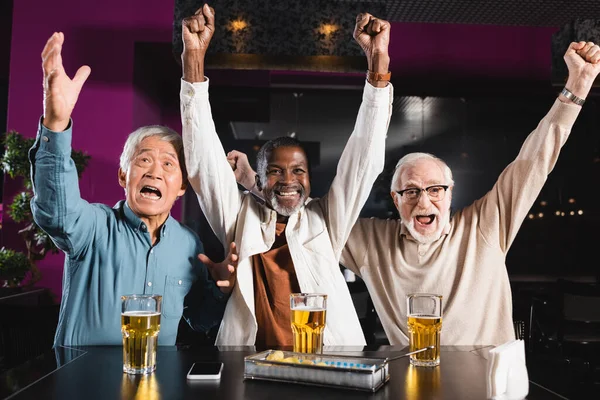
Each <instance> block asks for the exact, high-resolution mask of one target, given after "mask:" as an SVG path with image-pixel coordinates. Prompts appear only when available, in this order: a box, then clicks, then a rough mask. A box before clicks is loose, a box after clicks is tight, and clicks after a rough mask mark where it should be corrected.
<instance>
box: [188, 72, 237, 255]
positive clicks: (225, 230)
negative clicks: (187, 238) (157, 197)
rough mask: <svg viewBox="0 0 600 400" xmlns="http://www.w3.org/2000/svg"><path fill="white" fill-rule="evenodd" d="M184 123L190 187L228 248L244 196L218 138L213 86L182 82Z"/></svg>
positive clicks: (214, 230)
mask: <svg viewBox="0 0 600 400" xmlns="http://www.w3.org/2000/svg"><path fill="white" fill-rule="evenodd" d="M181 85H182V86H181V92H180V101H181V121H182V133H183V143H184V154H185V162H186V167H187V172H188V180H189V182H190V185H191V186H192V188H193V189H194V191H195V192H196V195H197V197H198V202H199V204H200V207H201V208H202V211H203V212H204V215H205V216H206V218H207V220H208V222H209V224H210V226H211V229H212V230H213V232H214V233H215V235H217V237H218V239H219V241H220V242H221V243H222V244H223V247H224V248H226V246H227V245H226V244H228V243H231V242H232V241H233V232H234V229H235V221H236V218H237V214H238V211H239V208H240V206H241V195H240V193H239V190H238V186H237V183H236V181H235V176H234V174H233V171H232V170H231V166H230V165H229V162H228V161H227V158H226V156H225V151H224V149H223V145H222V144H221V141H220V139H219V136H218V135H217V132H216V129H215V124H214V121H213V120H212V115H211V109H210V103H209V101H208V85H209V82H208V81H206V82H201V83H194V84H190V83H188V82H186V81H185V80H182V82H181Z"/></svg>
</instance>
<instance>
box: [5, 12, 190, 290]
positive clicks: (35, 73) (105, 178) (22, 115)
mask: <svg viewBox="0 0 600 400" xmlns="http://www.w3.org/2000/svg"><path fill="white" fill-rule="evenodd" d="M172 19H173V3H172V2H169V1H165V0H143V1H142V0H130V1H122V0H104V1H101V2H82V1H78V0H59V1H52V2H40V1H36V0H18V1H15V4H14V12H13V30H12V45H11V58H10V81H9V108H8V129H14V130H17V131H19V132H21V133H22V134H24V135H25V136H34V135H35V131H36V127H37V121H38V119H39V117H40V115H41V113H42V90H41V89H42V88H41V85H40V83H41V79H42V71H41V68H40V66H41V61H40V53H41V51H42V48H43V47H44V44H45V42H46V40H47V39H48V37H49V36H50V35H51V34H52V33H53V32H54V31H62V32H64V34H65V44H64V47H63V62H64V65H65V69H66V71H67V73H68V74H69V75H70V76H72V75H73V74H74V73H75V71H76V70H77V68H78V67H79V66H80V65H82V64H84V63H85V64H88V65H89V66H90V67H91V68H92V74H91V76H90V78H89V79H88V81H87V82H86V84H85V86H84V89H83V91H82V93H81V95H80V97H79V101H78V104H77V106H76V108H75V111H74V113H73V121H74V137H73V147H74V148H76V149H80V150H84V151H86V152H88V154H90V155H91V157H92V158H91V162H90V164H89V166H88V168H87V170H86V171H85V173H84V174H83V177H82V179H81V184H80V186H81V194H82V197H83V198H85V199H87V200H89V201H91V202H101V203H106V204H109V205H113V204H114V203H116V202H117V201H118V200H120V199H122V198H123V189H122V188H121V187H120V186H119V185H118V182H117V170H118V158H119V155H120V153H121V149H122V146H123V143H124V141H125V138H126V136H127V134H128V133H130V132H131V131H132V130H133V129H135V128H137V127H138V126H139V125H140V124H142V123H143V124H150V123H153V124H162V123H163V121H161V119H160V118H161V115H160V114H157V113H155V111H156V110H155V109H154V107H152V105H148V104H146V105H144V104H145V103H146V101H145V100H144V99H143V96H141V95H139V94H138V93H136V91H135V89H134V87H133V84H132V81H133V48H134V43H135V42H136V41H147V42H167V43H170V42H171V36H172ZM134 109H135V110H136V112H137V115H135V114H134ZM173 128H176V129H179V126H173ZM11 186H12V187H11ZM14 193H15V184H14V183H13V182H7V184H6V185H5V194H4V199H5V201H4V202H5V203H8V202H9V199H11V198H12V195H13V194H14ZM173 214H174V216H175V217H179V214H180V213H179V206H177V210H174V212H173ZM3 242H4V243H3V244H4V245H6V246H8V247H18V246H20V245H21V240H20V238H18V237H17V234H16V227H15V226H14V224H11V223H10V220H9V219H8V218H6V216H5V218H4V232H3ZM63 261H64V256H63V255H62V254H61V255H57V256H49V257H47V258H46V259H45V260H44V261H43V262H41V263H40V269H41V270H42V274H43V279H42V282H40V285H42V286H48V287H50V288H52V290H53V291H54V292H55V293H56V294H57V295H58V296H59V297H60V291H61V280H62V266H63Z"/></svg>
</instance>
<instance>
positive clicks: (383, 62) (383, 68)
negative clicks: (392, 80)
mask: <svg viewBox="0 0 600 400" xmlns="http://www.w3.org/2000/svg"><path fill="white" fill-rule="evenodd" d="M367 60H368V64H369V71H371V72H376V73H378V74H387V73H388V72H389V68H390V56H389V55H388V54H387V53H386V54H383V53H376V54H374V55H373V56H371V57H368V58H367ZM368 82H369V83H370V84H371V85H373V86H375V87H379V88H382V87H385V86H387V84H388V83H389V82H388V81H373V80H371V79H368Z"/></svg>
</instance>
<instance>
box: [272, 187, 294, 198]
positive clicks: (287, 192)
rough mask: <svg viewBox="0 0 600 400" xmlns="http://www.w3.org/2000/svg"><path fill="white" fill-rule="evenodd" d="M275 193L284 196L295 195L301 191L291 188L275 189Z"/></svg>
mask: <svg viewBox="0 0 600 400" xmlns="http://www.w3.org/2000/svg"><path fill="white" fill-rule="evenodd" d="M273 193H275V195H276V196H277V197H282V198H286V197H287V198H290V197H295V196H298V195H299V194H300V192H299V191H298V190H291V189H284V190H273Z"/></svg>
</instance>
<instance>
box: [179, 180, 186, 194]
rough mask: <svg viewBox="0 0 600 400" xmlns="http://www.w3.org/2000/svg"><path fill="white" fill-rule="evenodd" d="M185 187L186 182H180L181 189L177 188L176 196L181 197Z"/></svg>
mask: <svg viewBox="0 0 600 400" xmlns="http://www.w3.org/2000/svg"><path fill="white" fill-rule="evenodd" d="M186 189H187V182H185V181H184V182H182V183H181V189H179V192H177V197H181V196H183V195H184V194H185V191H186Z"/></svg>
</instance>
